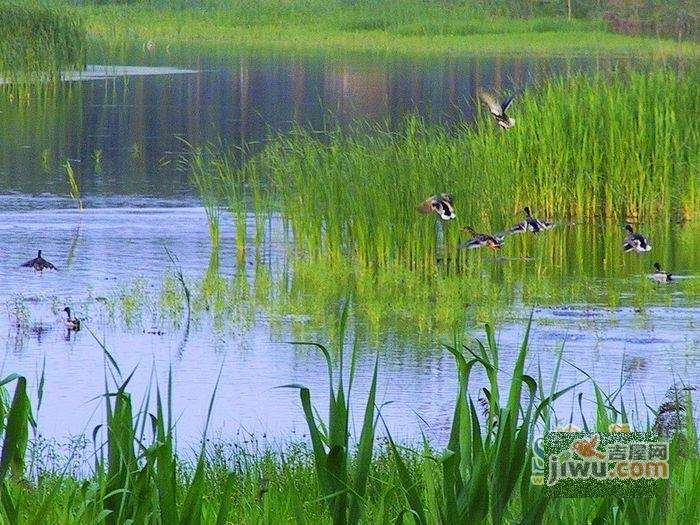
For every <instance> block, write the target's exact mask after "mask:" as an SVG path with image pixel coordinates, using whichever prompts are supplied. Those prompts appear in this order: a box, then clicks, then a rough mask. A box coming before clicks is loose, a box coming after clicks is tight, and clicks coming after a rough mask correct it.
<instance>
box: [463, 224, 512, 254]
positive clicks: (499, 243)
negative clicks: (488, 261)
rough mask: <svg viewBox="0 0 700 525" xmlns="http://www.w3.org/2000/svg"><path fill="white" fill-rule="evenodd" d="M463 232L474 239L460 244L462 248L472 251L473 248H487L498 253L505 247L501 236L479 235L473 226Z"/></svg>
mask: <svg viewBox="0 0 700 525" xmlns="http://www.w3.org/2000/svg"><path fill="white" fill-rule="evenodd" d="M462 231H464V232H465V233H469V234H471V236H472V238H471V239H469V240H468V241H466V242H463V243H462V244H460V245H459V247H460V248H464V249H467V250H470V249H472V248H481V247H482V246H486V247H487V248H488V249H489V250H492V251H496V250H500V249H501V248H502V247H503V237H502V236H500V235H491V234H488V233H477V232H476V231H474V228H472V227H471V226H467V227H465V228H464V230H462Z"/></svg>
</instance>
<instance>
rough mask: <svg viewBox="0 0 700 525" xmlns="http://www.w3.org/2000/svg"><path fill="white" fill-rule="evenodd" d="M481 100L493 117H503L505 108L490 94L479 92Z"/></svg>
mask: <svg viewBox="0 0 700 525" xmlns="http://www.w3.org/2000/svg"><path fill="white" fill-rule="evenodd" d="M479 98H480V99H481V101H482V102H483V103H484V104H486V105H487V106H488V108H489V111H490V112H491V114H492V115H496V116H499V117H500V116H502V115H503V107H502V106H501V105H500V104H499V103H498V102H496V99H495V98H493V96H491V94H490V93H486V92H485V91H479Z"/></svg>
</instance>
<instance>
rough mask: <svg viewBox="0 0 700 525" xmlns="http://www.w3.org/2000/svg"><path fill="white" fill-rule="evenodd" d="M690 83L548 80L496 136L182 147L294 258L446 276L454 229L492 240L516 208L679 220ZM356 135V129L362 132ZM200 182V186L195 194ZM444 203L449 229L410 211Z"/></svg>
mask: <svg viewBox="0 0 700 525" xmlns="http://www.w3.org/2000/svg"><path fill="white" fill-rule="evenodd" d="M699 100H700V88H699V87H698V84H697V83H693V82H687V81H685V80H684V78H678V76H677V75H676V74H675V73H673V72H671V71H668V70H664V71H655V72H652V73H649V74H642V73H631V74H629V75H628V76H625V75H612V76H602V75H601V76H594V77H592V78H591V77H586V76H581V75H576V76H574V77H573V78H569V79H563V78H557V79H552V80H549V81H546V82H545V83H544V85H543V86H541V87H539V88H537V89H532V90H528V91H527V92H525V93H524V94H523V95H522V96H521V97H519V98H518V100H517V102H516V104H517V110H516V109H513V110H512V111H517V113H516V114H517V117H518V122H519V125H518V126H517V127H516V128H514V129H512V130H509V131H508V132H503V130H501V129H498V128H497V126H494V125H493V123H492V122H491V121H490V120H488V118H486V117H487V115H484V114H483V112H482V114H481V115H480V116H479V118H478V119H477V121H476V122H475V123H474V124H466V123H465V124H464V125H461V126H458V128H457V129H455V130H452V131H449V130H446V129H444V128H443V127H440V126H429V125H426V124H424V123H423V122H422V121H421V120H419V119H417V118H410V119H408V120H407V121H406V122H405V125H404V126H403V128H402V129H401V130H400V131H398V132H395V133H390V132H386V131H384V130H382V129H380V128H375V129H374V130H373V132H372V133H369V134H368V133H359V132H358V133H352V132H346V131H339V130H338V131H330V132H327V133H324V134H322V135H321V140H319V138H318V135H317V134H314V133H312V132H309V131H305V130H296V131H295V132H292V133H290V134H289V135H285V136H282V137H278V138H276V139H274V140H271V141H270V143H269V144H268V145H267V147H266V148H265V149H264V150H263V151H262V152H261V153H260V154H258V155H256V156H253V157H252V158H249V159H247V161H245V162H243V163H242V164H240V163H238V164H237V163H232V162H229V161H228V160H227V156H226V155H227V154H226V153H217V152H212V151H211V150H207V151H206V152H204V151H203V150H201V149H194V150H193V152H192V155H191V156H190V157H189V160H188V162H189V163H190V169H191V173H192V174H193V177H194V180H195V184H196V185H197V187H198V188H200V193H201V195H202V197H203V200H205V205H206V202H207V201H209V200H210V199H211V198H212V197H211V195H212V194H217V193H218V194H220V195H221V198H222V199H225V198H229V199H230V200H231V201H233V202H235V203H236V206H237V208H236V210H237V211H236V213H237V214H239V215H240V214H241V213H242V212H241V211H240V206H241V203H242V202H243V201H244V197H243V196H245V195H250V188H257V191H258V193H261V192H262V193H263V194H264V195H265V197H264V198H258V199H255V200H252V201H251V200H249V202H248V209H249V211H250V212H252V213H254V214H255V215H256V216H261V215H262V216H266V215H267V216H269V215H270V214H275V213H280V214H281V216H282V218H283V220H284V221H285V223H286V228H287V229H288V230H289V231H290V232H291V233H292V237H293V240H294V243H295V245H296V246H297V248H298V250H299V252H300V253H304V254H305V255H306V256H309V257H312V258H318V259H323V260H329V261H335V262H340V261H344V260H350V261H353V262H356V263H358V264H359V265H361V266H364V267H371V268H390V267H395V266H397V265H400V266H403V267H406V268H411V269H415V270H419V271H422V272H430V273H432V272H434V269H435V266H436V261H437V260H443V261H450V260H452V261H453V262H454V264H453V265H452V268H457V267H458V261H459V260H461V259H463V258H464V257H465V255H464V251H457V250H456V246H457V244H458V241H459V238H460V223H461V224H479V225H482V226H481V227H483V228H484V229H485V230H488V231H503V230H505V229H506V228H508V227H509V226H511V225H512V224H514V223H515V222H516V221H519V220H520V218H521V213H522V211H521V210H522V209H523V207H524V206H526V205H529V206H531V207H532V208H533V209H534V210H536V212H537V214H538V215H539V216H540V217H546V218H549V219H553V220H555V221H559V223H560V224H561V223H562V222H566V221H568V220H571V219H574V220H585V221H594V220H599V219H600V218H603V219H614V220H618V221H622V220H625V219H627V220H632V221H646V220H652V219H659V218H663V219H664V220H668V219H677V220H685V219H689V218H691V217H694V216H695V215H696V214H697V210H699V209H700V202H698V200H697V197H698V193H697V185H698V179H700V172H699V171H698V168H699V167H700V154H699V153H698V152H699V151H700V122H687V121H686V122H685V124H684V125H683V126H679V125H678V119H679V118H680V115H683V114H687V113H686V112H687V111H688V110H689V108H691V109H692V108H695V109H697V107H698V101H699ZM361 129H366V127H363V128H361ZM205 184H206V187H204V185H205ZM443 191H449V192H451V193H452V194H453V195H454V199H455V208H456V212H457V218H458V219H457V220H456V221H450V222H449V223H444V224H439V223H438V222H437V221H436V220H433V219H434V217H426V216H423V215H421V214H418V213H416V210H415V207H416V205H417V204H418V203H420V202H421V201H423V200H424V199H425V198H426V197H427V196H429V195H433V194H435V193H436V192H437V193H439V192H443Z"/></svg>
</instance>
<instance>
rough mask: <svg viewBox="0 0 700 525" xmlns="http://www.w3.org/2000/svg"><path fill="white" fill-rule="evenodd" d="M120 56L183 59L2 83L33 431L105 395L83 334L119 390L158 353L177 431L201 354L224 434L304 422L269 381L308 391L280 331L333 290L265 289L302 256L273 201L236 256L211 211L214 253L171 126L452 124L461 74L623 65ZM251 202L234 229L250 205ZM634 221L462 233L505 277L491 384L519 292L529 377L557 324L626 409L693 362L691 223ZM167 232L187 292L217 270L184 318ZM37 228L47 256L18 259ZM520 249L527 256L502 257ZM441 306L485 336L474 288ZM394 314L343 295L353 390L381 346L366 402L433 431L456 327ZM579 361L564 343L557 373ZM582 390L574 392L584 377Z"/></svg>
mask: <svg viewBox="0 0 700 525" xmlns="http://www.w3.org/2000/svg"><path fill="white" fill-rule="evenodd" d="M129 64H130V65H135V66H148V67H158V66H168V67H175V68H178V69H181V70H186V71H177V72H174V71H167V70H166V71H161V72H160V73H162V74H148V75H141V74H138V75H130V76H126V77H122V76H118V77H115V78H106V79H105V78H98V79H84V80H83V81H81V82H74V83H71V84H66V85H65V86H62V87H61V88H60V89H58V90H57V91H55V92H51V93H43V94H41V95H37V94H34V95H31V96H26V94H25V95H24V96H23V95H22V94H19V95H18V94H17V93H15V92H12V91H11V90H6V91H2V92H0V116H1V118H2V120H3V126H2V127H0V194H1V195H0V233H1V234H2V237H3V241H4V242H3V243H2V246H1V247H0V252H1V257H0V305H1V306H2V308H3V309H4V310H5V311H4V312H3V315H0V333H2V334H3V338H4V341H5V345H4V346H5V349H4V354H3V360H2V367H1V368H2V370H1V372H2V375H7V374H9V373H12V372H17V373H21V374H25V375H26V376H27V377H28V378H29V380H30V384H31V385H32V388H33V393H32V395H33V398H34V399H36V387H37V384H38V377H39V375H40V374H41V370H42V369H43V370H44V371H45V376H46V384H45V388H44V399H43V402H42V406H41V409H40V412H39V414H38V421H39V426H40V429H41V432H42V433H43V434H44V435H46V436H48V437H50V438H55V439H57V440H64V439H66V438H67V437H68V436H71V435H75V434H80V433H85V432H86V433H90V432H91V431H92V428H93V427H94V426H95V425H96V424H99V423H100V421H101V419H102V417H103V416H102V409H101V405H100V404H99V401H96V400H95V397H96V396H98V395H99V394H100V393H101V392H103V389H104V377H105V367H106V359H105V356H104V353H103V351H102V349H101V346H100V344H98V340H100V341H102V342H103V343H104V344H105V345H106V347H107V348H108V349H109V352H110V353H111V354H112V355H113V356H114V358H115V360H116V361H117V362H118V364H119V366H120V368H121V370H122V372H123V374H124V375H125V376H126V375H128V373H129V372H130V371H131V370H133V369H134V368H136V370H137V371H136V373H135V375H134V378H133V380H132V382H131V391H132V392H133V393H134V395H135V396H136V397H137V398H140V397H141V396H142V394H143V392H145V391H146V389H147V385H148V384H149V382H151V381H152V374H153V377H155V378H157V380H158V381H159V383H160V384H161V385H162V386H164V385H165V382H166V378H167V374H168V369H169V368H171V369H172V374H173V384H174V398H173V400H174V406H175V408H176V417H179V421H178V426H177V431H178V436H179V439H180V442H181V447H187V446H191V445H194V444H195V443H196V441H197V439H198V437H199V435H200V432H201V429H202V428H203V425H204V421H205V414H206V409H207V405H208V402H209V398H210V396H211V393H212V391H213V389H214V386H215V383H216V380H217V377H218V375H219V374H221V379H220V384H219V390H218V395H217V402H216V405H215V410H214V414H213V421H212V429H214V431H215V432H216V434H217V435H218V436H220V437H221V438H223V439H238V438H240V436H241V435H247V434H248V433H251V434H254V435H256V436H263V435H265V436H266V437H267V438H268V439H272V440H274V441H284V440H288V439H291V438H294V437H295V436H296V437H298V436H301V435H303V434H304V433H305V424H304V421H303V415H302V411H301V407H300V403H299V402H298V394H297V393H296V392H294V391H292V390H288V389H277V388H275V387H278V386H280V385H285V384H290V383H301V384H305V385H307V386H310V387H312V395H313V396H315V401H316V403H317V404H318V406H319V407H320V408H321V410H322V413H323V410H325V409H324V407H325V401H326V399H325V394H326V392H327V377H326V365H325V362H324V361H323V359H322V357H321V355H320V354H319V353H318V352H316V351H315V350H313V349H310V348H304V347H298V346H292V345H290V344H287V343H285V341H290V340H299V338H300V337H304V338H306V340H309V338H312V339H311V340H319V341H322V342H327V339H328V332H329V330H328V329H326V328H327V325H325V326H324V323H325V322H326V321H325V320H324V319H326V320H327V318H323V317H322V316H321V315H320V314H319V305H327V304H332V302H333V301H335V302H336V303H337V302H338V301H339V300H341V299H342V296H340V297H333V296H331V297H330V298H329V296H328V295H325V296H324V297H323V302H321V298H320V297H321V296H320V294H321V291H320V290H314V289H309V290H305V291H304V292H303V293H302V294H301V295H302V296H303V297H301V298H299V297H297V298H296V300H294V299H288V298H284V299H285V300H284V301H280V303H279V304H278V305H274V304H272V303H273V302H274V300H273V299H271V297H272V298H274V297H279V296H278V295H277V296H276V295H275V294H279V293H281V292H279V290H281V289H286V290H294V289H295V284H294V279H295V278H296V277H295V276H297V275H299V274H300V272H299V271H298V270H297V271H291V272H290V270H289V268H288V267H287V261H286V253H287V250H286V248H287V247H288V243H289V242H290V240H289V238H288V237H286V236H285V234H284V232H283V227H282V224H281V223H280V221H279V220H277V219H275V218H274V217H273V218H272V219H271V220H270V224H269V226H268V231H269V237H268V238H267V239H266V241H265V243H264V245H263V248H262V251H263V256H262V257H260V256H259V254H258V256H256V254H254V253H246V254H245V256H243V257H241V256H239V255H237V254H236V252H235V246H234V243H233V237H234V224H233V222H234V220H233V219H232V218H230V217H228V216H227V215H225V214H224V216H223V218H222V222H221V224H222V232H221V241H222V242H221V249H220V252H219V253H218V257H215V258H213V259H212V251H211V242H210V238H209V233H208V226H207V219H206V215H205V211H204V209H202V208H201V207H199V202H198V200H197V197H196V192H195V191H194V190H193V188H192V187H191V185H190V184H189V183H188V178H187V174H186V173H184V172H183V171H182V170H180V169H178V157H179V155H180V152H182V151H183V149H184V147H183V142H182V141H183V140H185V141H187V142H189V143H191V144H202V143H204V142H206V141H214V140H219V139H220V140H221V141H222V142H223V143H225V144H227V145H243V144H246V145H250V144H252V146H251V147H253V148H255V147H259V144H260V143H261V142H263V141H264V140H265V139H266V137H269V136H270V135H271V134H274V133H284V132H285V131H288V130H289V129H291V128H292V127H293V126H295V125H302V126H310V127H313V128H314V129H322V128H324V126H325V127H334V126H337V125H340V126H348V125H350V124H352V123H353V122H354V121H355V120H357V119H369V120H370V121H372V122H377V123H382V124H384V125H386V126H388V127H393V126H398V125H400V122H401V120H402V118H403V116H405V115H407V114H412V113H415V112H418V113H420V114H421V115H423V116H424V117H425V118H426V119H427V120H430V121H439V122H444V123H445V125H448V126H449V125H450V124H452V123H455V122H459V121H461V120H463V119H469V118H470V116H471V114H472V111H473V107H472V104H473V95H474V93H475V91H476V90H477V89H478V88H479V87H482V86H487V87H491V88H494V89H496V90H499V91H503V92H517V90H519V89H522V88H524V87H527V86H530V85H533V84H536V83H537V82H538V81H540V80H542V79H543V78H546V77H547V76H551V75H555V74H571V73H572V72H575V71H580V70H583V71H596V70H601V71H607V70H609V69H611V68H620V67H633V66H635V64H634V63H633V62H630V61H629V60H624V61H623V60H616V59H612V58H600V59H595V60H594V59H588V58H580V59H562V58H550V59H523V58H507V57H490V58H472V57H452V58H445V59H438V60H431V61H426V60H418V61H411V60H406V59H401V60H399V59H396V60H387V59H382V60H379V59H368V58H354V57H348V58H345V59H338V58H332V59H331V58H327V57H323V56H318V57H285V56H274V57H255V56H247V57H235V58H231V57H228V56H225V55H224V54H222V53H221V52H219V51H217V52H214V51H209V50H190V51H187V50H172V51H170V52H169V53H166V52H165V50H159V51H158V52H157V53H156V54H155V55H145V54H143V53H136V54H133V55H131V56H130V57H129ZM137 72H138V71H137ZM132 73H133V71H132ZM142 73H143V71H142ZM150 73H159V72H158V71H157V70H151V71H150ZM516 103H517V102H516ZM67 159H68V160H69V161H70V162H71V165H72V166H73V169H74V170H75V172H76V175H77V178H78V181H79V184H80V188H81V193H82V199H83V203H84V205H85V209H84V210H82V211H79V210H77V209H76V204H75V202H73V201H72V200H71V199H70V198H68V182H67V179H66V175H65V171H64V168H63V163H64V162H65V161H66V160H67ZM248 221H249V224H248V231H249V233H250V235H251V237H252V236H253V235H254V226H253V223H254V218H253V217H249V218H248ZM640 228H644V230H643V231H645V232H646V233H648V234H649V236H650V238H651V240H652V244H653V245H654V250H653V252H652V253H651V254H647V255H645V256H636V255H633V254H630V255H626V256H623V255H622V254H621V253H619V252H620V250H619V245H618V244H619V243H620V242H621V239H622V238H623V237H624V234H623V232H622V230H621V229H620V228H619V225H609V224H608V225H562V226H561V227H559V228H557V229H555V230H554V231H552V232H548V236H547V237H541V238H538V239H533V238H530V237H526V236H523V237H522V238H520V239H518V240H517V243H518V244H517V245H516V246H515V247H514V248H515V249H514V250H513V251H510V252H506V250H504V252H505V253H504V254H503V258H502V259H494V258H490V256H487V255H486V254H481V253H479V254H475V255H474V257H478V258H479V263H478V264H480V265H482V266H481V267H483V269H484V270H483V277H482V278H483V279H485V281H487V282H488V283H491V284H494V283H495V284H497V285H498V287H499V289H500V290H502V295H503V297H501V298H500V299H499V300H498V301H494V302H499V308H498V310H499V315H498V318H499V324H498V327H497V328H498V340H499V343H500V344H501V363H500V364H501V367H502V370H503V375H502V379H503V381H504V385H505V381H506V380H507V379H508V372H509V370H511V369H512V366H511V365H512V363H513V360H514V358H515V354H516V352H517V349H518V346H519V344H520V341H521V340H522V337H523V332H524V328H525V324H526V320H527V318H528V316H529V314H530V311H531V310H532V309H533V308H534V311H533V318H534V321H533V332H532V334H531V341H532V350H531V353H530V355H529V358H528V371H529V373H530V374H531V375H533V376H534V377H537V376H538V366H539V367H541V369H542V375H543V377H545V383H546V384H547V385H548V384H549V383H548V382H547V380H546V379H547V378H549V377H551V375H552V371H553V369H554V367H555V364H556V361H557V353H558V351H559V349H560V348H561V347H562V344H563V343H564V358H565V359H566V360H567V361H568V362H570V363H571V364H572V365H576V366H577V367H580V368H581V369H583V370H585V371H586V372H588V373H589V374H590V375H591V376H592V377H593V378H594V379H595V380H596V382H598V383H599V385H600V386H601V387H602V388H603V389H604V390H605V391H608V392H612V391H614V390H616V389H617V387H618V386H619V385H620V384H624V388H623V393H624V395H625V399H626V402H628V404H630V405H633V404H634V403H635V401H636V403H637V405H638V407H639V409H640V412H641V413H642V414H645V413H646V412H645V410H646V409H645V403H647V404H649V405H650V406H652V407H653V406H655V404H658V403H659V402H660V401H661V400H662V398H663V396H664V394H665V392H666V390H667V389H668V388H669V387H670V386H671V385H672V384H673V383H675V382H678V381H682V380H685V381H687V382H692V381H694V380H695V378H697V377H698V372H700V305H699V304H698V293H699V292H700V279H697V278H696V276H698V275H700V250H697V248H698V239H700V228H699V227H698V225H697V224H692V223H690V224H683V225H680V224H649V225H640ZM611 246H612V248H611ZM165 247H167V248H168V249H169V250H171V251H172V252H173V253H174V254H176V256H177V259H178V263H179V265H180V267H181V269H182V272H183V274H184V275H185V276H186V278H187V279H188V281H189V282H190V283H191V286H192V287H193V289H195V294H196V293H197V291H198V290H200V289H201V287H203V286H204V284H203V282H202V279H203V278H204V277H205V276H206V275H209V276H210V277H211V275H212V273H211V268H212V261H216V262H218V274H219V275H220V276H221V277H222V282H224V283H226V286H227V287H228V288H227V290H228V291H227V294H228V295H224V296H223V302H224V303H225V304H224V305H223V306H219V307H216V306H215V305H212V307H211V309H210V308H209V305H208V304H204V305H202V304H200V305H199V307H198V309H197V311H196V313H195V314H194V317H193V322H192V324H191V326H190V329H189V330H188V331H187V330H186V328H185V323H184V321H183V319H184V313H183V311H182V310H178V309H175V310H173V312H171V313H170V314H166V313H164V311H167V310H168V307H169V303H167V290H168V284H167V282H168V280H167V279H168V278H167V275H171V272H172V268H173V265H172V263H171V262H170V260H169V259H168V257H167V255H166V252H165ZM37 249H42V250H43V251H44V255H45V256H46V258H47V259H49V260H50V261H52V262H53V263H54V264H56V265H57V266H58V267H59V271H58V272H44V273H43V274H37V273H35V272H33V271H32V270H29V269H25V268H19V264H21V263H22V262H23V261H24V260H26V259H28V258H30V257H33V256H34V255H35V253H36V250H37ZM516 251H517V252H518V253H516ZM523 253H527V255H529V256H530V257H529V258H528V259H522V258H520V257H516V255H522V254H523ZM511 256H512V259H510V258H509V257H511ZM540 256H541V257H540ZM656 258H658V259H659V260H661V261H663V263H664V265H667V266H669V268H671V269H672V270H673V271H674V273H678V274H679V275H681V276H682V277H683V278H680V279H678V280H677V282H676V283H671V284H669V285H657V284H655V283H652V282H651V280H650V279H649V278H648V276H647V274H648V273H650V268H651V264H652V262H653V261H654V260H656ZM543 260H554V264H553V265H548V266H546V265H543V263H542V262H541V261H543ZM538 261H540V262H538ZM261 269H262V270H264V276H266V279H267V280H263V279H262V278H261ZM285 279H291V282H290V283H287V282H286V281H285ZM171 281H172V275H171ZM261 282H265V283H268V284H267V285H268V286H273V287H277V288H275V290H276V292H274V293H266V294H265V296H266V298H265V300H260V301H259V302H257V301H255V300H254V299H251V297H252V298H255V297H256V294H255V291H254V290H255V289H256V287H261V286H262V285H261V284H260V283H261ZM270 282H271V283H272V284H271V285H270V284H269V283H270ZM171 285H172V282H171ZM297 286H303V285H297ZM242 289H247V290H248V291H247V292H246V294H244V295H246V296H247V298H246V299H242V298H241V297H240V296H239V295H238V294H237V291H240V290H242ZM241 294H243V292H241ZM290 295H293V294H290ZM66 304H69V305H71V306H73V308H74V310H75V311H76V313H77V314H78V315H79V316H80V317H81V318H82V319H83V320H84V326H85V329H84V330H82V331H81V332H80V333H78V334H68V333H66V331H65V329H64V325H63V315H64V314H63V313H62V309H63V306H64V305H66ZM280 304H281V306H280ZM170 306H172V305H170ZM456 308H464V309H465V312H466V313H465V315H464V316H463V317H461V318H460V319H461V326H459V327H457V328H458V330H459V331H460V332H464V331H468V332H469V333H471V334H472V335H474V336H477V337H482V338H483V329H482V328H481V326H482V321H483V315H481V314H480V313H479V312H480V310H479V309H478V305H477V307H473V305H467V306H466V307H464V306H462V305H458V306H456ZM326 313H328V312H326ZM365 313H366V312H365ZM412 315H413V313H411V312H408V313H406V312H404V315H396V316H395V317H393V319H394V321H392V322H391V323H388V324H387V325H386V326H382V327H380V329H379V330H376V329H369V328H368V326H369V325H370V324H371V315H369V314H366V315H360V314H358V315H357V317H356V322H355V323H354V331H356V332H357V333H358V336H359V337H361V338H362V340H363V343H362V344H361V347H362V348H363V351H362V352H361V354H360V359H359V363H358V372H357V374H358V389H357V392H358V393H359V394H360V395H359V396H358V398H357V402H358V406H361V405H362V402H363V399H362V397H363V396H362V394H363V393H364V392H365V391H366V389H367V382H368V380H369V377H370V375H371V371H372V366H373V362H374V356H375V354H376V353H378V354H379V363H380V383H381V384H380V396H379V401H380V402H389V401H391V403H390V404H387V405H386V406H385V407H384V408H383V413H384V415H385V417H386V420H387V422H388V424H389V427H390V429H391V430H392V432H394V433H395V434H396V436H397V437H400V438H402V439H407V440H412V439H417V438H419V436H420V434H419V430H421V429H422V430H425V431H426V432H427V434H428V435H429V436H432V437H434V438H436V439H442V438H444V436H445V432H446V429H447V425H448V424H449V421H450V418H451V416H452V408H453V403H454V398H455V395H456V390H457V381H456V371H455V365H454V361H453V359H452V357H451V356H450V355H449V353H448V352H446V351H445V350H444V349H442V348H441V347H440V343H441V342H448V341H450V340H451V339H452V336H453V331H450V330H445V329H443V328H442V327H440V326H439V325H433V327H432V328H425V326H423V325H421V324H420V323H416V322H414V321H415V317H412ZM330 317H331V316H330V315H329V316H328V318H330ZM428 324H429V323H428ZM436 326H437V327H436ZM88 329H89V330H88ZM414 332H420V333H415V334H414ZM583 378H584V375H583V374H582V373H581V372H580V371H579V370H577V369H576V367H574V366H571V365H570V364H568V363H565V364H563V365H562V371H561V375H560V381H559V384H560V385H561V386H566V385H569V384H571V383H573V382H575V381H579V380H581V379H583ZM474 386H475V388H474V394H475V395H478V392H477V388H476V387H477V386H486V383H485V382H484V378H483V375H478V374H477V375H476V376H475V381H474ZM580 390H581V391H583V392H584V397H585V399H590V397H591V396H590V387H589V386H586V387H582V388H581V389H580ZM570 412H573V413H574V420H575V421H579V420H580V417H579V416H578V408H577V407H575V406H574V400H573V397H571V396H569V397H567V398H565V399H564V400H563V401H562V403H560V404H559V405H558V415H559V417H561V418H562V419H565V420H568V418H569V413H570Z"/></svg>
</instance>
